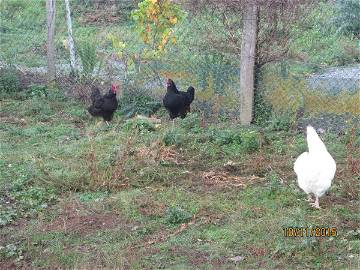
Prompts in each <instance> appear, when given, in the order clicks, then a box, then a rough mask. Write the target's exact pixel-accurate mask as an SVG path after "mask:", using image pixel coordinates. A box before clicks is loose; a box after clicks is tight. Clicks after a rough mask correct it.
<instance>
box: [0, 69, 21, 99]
mask: <svg viewBox="0 0 360 270" xmlns="http://www.w3.org/2000/svg"><path fill="white" fill-rule="evenodd" d="M20 90H21V88H20V78H19V75H18V74H17V71H16V69H15V68H14V67H8V68H5V69H2V70H1V71H0V94H6V95H12V94H15V93H17V92H19V91H20Z"/></svg>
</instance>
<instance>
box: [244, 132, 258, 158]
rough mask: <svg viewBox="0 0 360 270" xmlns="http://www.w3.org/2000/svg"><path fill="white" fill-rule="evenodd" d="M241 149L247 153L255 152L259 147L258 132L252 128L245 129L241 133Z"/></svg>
mask: <svg viewBox="0 0 360 270" xmlns="http://www.w3.org/2000/svg"><path fill="white" fill-rule="evenodd" d="M241 142H242V147H241V148H242V150H244V151H245V152H247V153H251V152H255V151H257V150H258V149H259V145H260V143H259V133H258V132H256V131H254V130H245V131H243V132H242V133H241Z"/></svg>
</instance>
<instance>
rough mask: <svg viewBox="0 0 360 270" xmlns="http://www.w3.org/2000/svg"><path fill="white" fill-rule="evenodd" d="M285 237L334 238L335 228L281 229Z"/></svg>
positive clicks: (335, 234)
mask: <svg viewBox="0 0 360 270" xmlns="http://www.w3.org/2000/svg"><path fill="white" fill-rule="evenodd" d="M283 231H284V236H285V237H335V236H337V228H336V227H314V228H313V227H286V228H283Z"/></svg>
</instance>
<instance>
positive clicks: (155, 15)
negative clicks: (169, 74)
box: [131, 0, 185, 53]
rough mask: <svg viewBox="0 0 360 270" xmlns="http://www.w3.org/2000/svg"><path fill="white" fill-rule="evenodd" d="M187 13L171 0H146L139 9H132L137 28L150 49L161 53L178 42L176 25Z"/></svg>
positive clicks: (132, 16) (140, 4)
mask: <svg viewBox="0 0 360 270" xmlns="http://www.w3.org/2000/svg"><path fill="white" fill-rule="evenodd" d="M184 15H185V13H184V12H183V11H182V10H181V9H180V8H179V7H178V6H177V5H176V4H173V3H171V2H170V1H169V0H144V1H142V2H141V3H139V5H138V9H136V10H134V11H132V13H131V18H132V19H133V21H135V23H136V30H137V32H138V33H139V35H140V37H141V39H142V40H143V42H144V43H145V44H147V45H148V46H149V47H150V50H152V51H155V52H156V53H161V52H163V51H164V50H165V46H166V45H167V44H168V43H169V41H172V43H174V44H175V43H176V37H175V35H174V27H175V26H176V24H178V23H179V22H180V21H181V20H182V19H183V18H184Z"/></svg>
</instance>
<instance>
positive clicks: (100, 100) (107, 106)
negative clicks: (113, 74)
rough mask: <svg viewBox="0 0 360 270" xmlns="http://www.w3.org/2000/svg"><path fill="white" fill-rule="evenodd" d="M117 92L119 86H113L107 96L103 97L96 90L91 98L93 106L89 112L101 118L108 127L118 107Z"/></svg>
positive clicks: (95, 89)
mask: <svg viewBox="0 0 360 270" xmlns="http://www.w3.org/2000/svg"><path fill="white" fill-rule="evenodd" d="M116 90H117V86H116V85H115V84H112V85H111V89H110V90H109V92H108V93H107V94H105V95H101V93H100V90H99V89H98V88H94V89H93V91H92V93H91V96H90V99H91V102H92V105H91V106H90V107H89V108H88V112H89V113H90V114H91V115H92V116H101V117H102V118H103V119H104V121H105V122H106V124H107V125H109V123H108V121H111V119H112V118H113V114H114V112H115V111H116V109H117V107H118V101H117V99H116Z"/></svg>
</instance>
